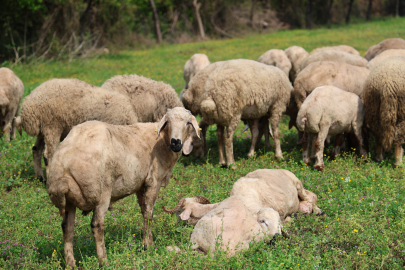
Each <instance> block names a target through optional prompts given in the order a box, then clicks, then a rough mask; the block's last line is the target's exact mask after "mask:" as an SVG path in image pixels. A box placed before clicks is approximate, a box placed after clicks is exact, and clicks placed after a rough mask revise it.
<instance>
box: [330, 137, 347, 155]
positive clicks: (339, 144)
mask: <svg viewBox="0 0 405 270" xmlns="http://www.w3.org/2000/svg"><path fill="white" fill-rule="evenodd" d="M343 136H344V135H343V134H338V135H336V137H335V144H334V145H333V151H332V156H331V159H335V158H336V157H337V156H338V155H339V153H340V147H342V144H343Z"/></svg>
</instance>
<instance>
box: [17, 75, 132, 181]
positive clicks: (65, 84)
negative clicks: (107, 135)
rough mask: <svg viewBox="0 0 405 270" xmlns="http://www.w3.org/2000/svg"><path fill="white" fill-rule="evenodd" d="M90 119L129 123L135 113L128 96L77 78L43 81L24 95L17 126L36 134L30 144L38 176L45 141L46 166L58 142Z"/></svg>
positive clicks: (40, 175) (40, 174) (30, 133)
mask: <svg viewBox="0 0 405 270" xmlns="http://www.w3.org/2000/svg"><path fill="white" fill-rule="evenodd" d="M89 120H100V121H103V122H107V123H111V124H117V125H131V124H135V123H136V122H137V117H136V115H135V113H134V111H133V109H132V106H131V103H130V100H129V99H128V97H126V96H124V95H122V94H120V93H117V92H111V91H108V90H105V89H103V88H99V87H96V86H93V85H91V84H88V83H86V82H83V81H80V80H78V79H52V80H49V81H46V82H44V83H42V84H41V85H39V86H38V87H37V88H35V89H34V90H33V91H32V92H31V93H30V94H29V95H28V96H27V97H26V98H25V99H24V102H23V104H22V109H21V116H20V117H18V118H17V119H16V122H17V128H18V129H19V131H20V133H21V126H22V127H23V128H24V130H25V132H27V134H28V135H30V136H32V137H37V140H36V142H35V145H34V147H33V148H32V154H33V157H34V169H35V174H36V176H37V177H39V178H40V179H41V180H42V181H43V179H44V175H43V171H42V167H41V156H42V153H43V151H44V146H45V144H46V152H45V165H46V166H47V167H48V163H50V161H51V159H52V157H53V154H54V152H55V150H56V147H57V146H58V144H59V142H60V141H61V140H63V139H64V138H65V137H66V136H67V134H68V133H69V131H70V130H71V129H72V128H73V127H74V126H76V125H78V124H80V123H83V122H86V121H89Z"/></svg>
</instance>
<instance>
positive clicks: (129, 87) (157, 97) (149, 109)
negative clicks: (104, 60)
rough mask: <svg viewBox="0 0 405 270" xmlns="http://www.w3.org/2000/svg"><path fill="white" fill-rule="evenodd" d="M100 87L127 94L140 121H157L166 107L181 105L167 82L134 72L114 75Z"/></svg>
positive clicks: (163, 113)
mask: <svg viewBox="0 0 405 270" xmlns="http://www.w3.org/2000/svg"><path fill="white" fill-rule="evenodd" d="M101 87H102V88H104V89H107V90H111V91H117V92H119V93H121V94H124V95H127V96H128V97H129V99H130V100H131V104H132V107H133V109H134V112H135V115H136V116H137V117H138V121H139V122H142V123H145V122H158V121H159V120H160V119H162V117H163V115H165V113H166V110H167V109H172V108H174V107H183V104H182V103H181V101H180V99H179V97H178V95H177V93H176V91H175V90H174V88H173V87H171V86H170V85H169V84H166V83H164V82H157V81H154V80H152V79H149V78H145V77H143V76H138V75H136V74H132V75H117V76H114V77H112V78H110V79H108V80H107V81H105V82H104V83H103V85H102V86H101Z"/></svg>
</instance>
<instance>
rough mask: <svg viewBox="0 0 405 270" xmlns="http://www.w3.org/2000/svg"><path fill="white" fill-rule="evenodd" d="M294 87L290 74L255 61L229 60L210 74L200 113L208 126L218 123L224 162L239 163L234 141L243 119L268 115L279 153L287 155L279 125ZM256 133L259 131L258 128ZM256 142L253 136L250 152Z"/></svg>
mask: <svg viewBox="0 0 405 270" xmlns="http://www.w3.org/2000/svg"><path fill="white" fill-rule="evenodd" d="M292 90H293V88H292V86H291V84H290V82H289V80H288V78H287V76H285V73H284V72H282V71H281V70H280V69H279V68H276V67H273V66H268V65H265V64H262V63H259V62H256V61H252V60H246V59H237V60H229V61H226V62H224V63H223V64H222V65H221V66H220V67H218V68H217V69H216V70H215V71H213V72H212V73H211V74H210V75H209V77H208V80H207V81H206V83H205V86H204V92H203V97H202V101H201V108H200V112H201V115H202V117H203V119H204V121H205V122H206V123H207V124H208V125H210V124H217V137H218V146H219V154H220V164H221V165H223V166H229V165H231V164H233V163H234V162H235V161H234V157H233V145H232V140H233V134H234V132H235V128H236V127H237V126H238V124H239V122H240V120H241V119H246V120H250V119H260V118H261V117H264V116H266V117H269V122H270V124H271V126H272V129H273V138H274V141H275V145H276V150H275V156H276V157H277V158H282V157H283V155H282V152H281V147H280V140H279V130H278V125H279V122H280V118H281V115H282V113H283V112H285V110H286V108H287V105H288V103H289V101H290V97H291V92H292ZM225 127H227V130H226V134H224V128H225ZM253 132H254V133H256V134H257V133H258V131H257V130H254V131H253ZM256 140H257V137H256ZM224 143H225V148H226V157H227V160H226V161H225V157H224V149H223V146H224ZM255 144H256V141H255V137H254V136H253V138H252V145H251V149H250V151H249V154H251V153H252V152H254V146H255Z"/></svg>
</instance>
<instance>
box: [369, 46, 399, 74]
mask: <svg viewBox="0 0 405 270" xmlns="http://www.w3.org/2000/svg"><path fill="white" fill-rule="evenodd" d="M392 56H405V50H396V49H392V50H386V51H383V52H382V53H380V54H379V55H377V56H376V57H374V58H373V59H371V61H370V62H368V65H367V68H368V69H370V70H371V69H373V68H374V66H375V65H377V64H378V63H379V62H381V61H383V60H384V59H387V58H389V57H392Z"/></svg>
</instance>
